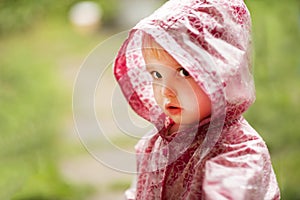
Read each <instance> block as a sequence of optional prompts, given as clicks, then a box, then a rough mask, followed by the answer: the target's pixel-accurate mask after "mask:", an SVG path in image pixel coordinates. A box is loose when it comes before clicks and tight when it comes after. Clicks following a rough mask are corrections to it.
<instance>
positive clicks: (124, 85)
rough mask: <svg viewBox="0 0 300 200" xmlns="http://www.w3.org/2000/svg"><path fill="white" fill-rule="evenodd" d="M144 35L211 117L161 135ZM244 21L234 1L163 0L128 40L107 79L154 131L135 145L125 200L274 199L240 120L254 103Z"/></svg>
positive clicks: (266, 159)
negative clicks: (174, 65)
mask: <svg viewBox="0 0 300 200" xmlns="http://www.w3.org/2000/svg"><path fill="white" fill-rule="evenodd" d="M144 34H148V35H151V36H152V37H153V38H154V39H155V41H156V42H157V43H158V44H159V45H160V46H161V47H162V48H164V49H165V50H166V51H167V52H168V53H169V54H170V55H171V56H172V57H173V58H174V59H175V60H176V61H177V62H178V63H179V64H180V65H181V66H182V67H184V68H185V69H186V70H187V71H188V72H189V74H190V75H191V76H192V77H193V78H194V79H195V81H196V82H197V83H198V85H199V87H201V88H202V90H203V91H205V92H206V94H207V95H208V96H209V98H210V99H211V102H212V113H211V116H210V117H209V118H207V119H205V120H203V121H201V122H200V123H199V124H198V125H197V126H192V127H190V128H188V129H185V130H182V131H180V132H176V133H173V134H172V135H170V136H168V135H167V134H166V133H167V132H168V129H169V128H170V126H172V124H173V122H172V120H171V119H170V118H169V117H168V116H166V115H165V114H164V113H163V111H162V110H161V109H160V108H159V106H158V105H157V104H156V102H155V100H154V96H153V91H152V83H151V82H152V79H151V76H150V75H149V74H148V73H147V72H146V66H145V61H144V58H143V54H142V51H141V49H142V38H143V35H144ZM251 51H252V49H251V19H250V14H249V11H248V9H247V7H246V6H245V4H244V2H243V1H241V0H230V1H229V0H228V1H226V0H170V1H168V2H167V3H165V4H164V5H163V6H162V7H161V8H159V9H158V10H157V11H155V12H154V13H153V14H152V15H150V16H149V17H147V18H145V19H143V20H142V21H140V22H139V23H138V24H137V25H136V26H135V27H134V28H133V29H132V30H131V32H130V33H129V36H128V38H127V40H126V41H125V42H124V44H123V45H122V47H121V48H120V51H119V52H118V54H117V57H116V60H115V63H114V74H115V77H116V79H117V81H118V83H119V85H120V87H121V89H122V92H123V94H124V96H125V97H126V99H127V100H128V102H129V104H130V105H131V107H132V109H133V110H134V111H135V112H136V113H137V114H138V115H140V116H141V117H143V118H144V119H146V120H148V121H149V122H151V123H152V124H154V126H155V128H154V130H153V131H151V132H150V133H147V134H146V135H145V136H144V137H143V138H142V139H141V140H140V141H139V143H138V144H137V145H136V153H137V178H136V181H135V184H134V185H133V186H132V188H130V189H129V190H127V191H126V198H127V199H140V200H146V199H212V200H215V199H216V200H221V199H238V200H242V199H254V200H260V199H266V200H271V199H279V198H280V194H279V189H278V184H277V181H276V177H275V174H274V172H273V168H272V164H271V161H270V156H269V152H268V149H267V147H266V144H265V142H264V141H263V140H262V138H261V137H260V136H259V135H258V133H257V132H256V131H255V130H254V129H253V128H252V127H251V126H250V125H249V124H248V123H247V121H246V120H245V119H244V118H243V116H242V114H243V113H244V112H245V111H246V110H247V109H248V107H249V106H250V105H251V104H252V103H253V102H254V100H255V89H254V83H253V77H252V73H251V55H250V54H251Z"/></svg>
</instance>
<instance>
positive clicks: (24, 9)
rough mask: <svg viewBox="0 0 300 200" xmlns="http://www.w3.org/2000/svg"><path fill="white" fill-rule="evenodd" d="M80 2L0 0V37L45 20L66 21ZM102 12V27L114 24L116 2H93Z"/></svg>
mask: <svg viewBox="0 0 300 200" xmlns="http://www.w3.org/2000/svg"><path fill="white" fill-rule="evenodd" d="M79 1H80V0H61V1H58V0H1V1H0V36H1V35H5V34H9V33H12V32H17V31H24V30H28V28H31V27H32V26H33V25H34V24H37V23H39V22H42V21H43V20H44V19H47V18H59V19H60V20H67V19H68V12H69V10H70V8H71V6H73V5H74V4H75V3H76V2H79ZM93 2H96V3H98V4H99V5H100V6H101V8H102V10H103V17H102V21H103V24H104V25H107V26H111V25H113V24H114V21H115V17H116V16H117V9H118V7H117V0H109V1H107V0H94V1H93Z"/></svg>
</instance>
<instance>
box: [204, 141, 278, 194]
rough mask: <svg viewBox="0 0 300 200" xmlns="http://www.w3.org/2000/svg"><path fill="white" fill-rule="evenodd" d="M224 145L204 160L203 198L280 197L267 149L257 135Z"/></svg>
mask: <svg viewBox="0 0 300 200" xmlns="http://www.w3.org/2000/svg"><path fill="white" fill-rule="evenodd" d="M225 145H226V144H225ZM227 145H228V144H227ZM226 148H227V149H228V150H226V151H225V152H224V153H221V154H220V155H218V156H216V157H214V158H212V159H210V160H208V161H207V162H206V164H205V174H204V182H203V190H204V196H205V197H206V198H205V199H209V200H213V199H219V200H222V199H239V200H240V199H243V200H249V199H268V200H271V199H279V192H278V190H277V189H276V188H277V187H274V185H277V183H276V178H275V174H274V172H273V169H272V166H271V161H270V157H269V152H268V150H267V148H266V145H265V143H264V142H263V141H262V140H260V139H259V138H257V139H254V140H250V141H245V142H241V143H238V144H232V145H228V147H226Z"/></svg>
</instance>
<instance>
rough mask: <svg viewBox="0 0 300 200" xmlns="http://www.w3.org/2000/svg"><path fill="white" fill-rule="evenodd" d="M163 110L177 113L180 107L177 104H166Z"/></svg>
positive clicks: (179, 111)
mask: <svg viewBox="0 0 300 200" xmlns="http://www.w3.org/2000/svg"><path fill="white" fill-rule="evenodd" d="M165 110H166V111H167V112H168V113H169V114H171V115H178V114H180V113H181V111H182V108H180V107H179V106H177V105H172V104H167V105H166V106H165Z"/></svg>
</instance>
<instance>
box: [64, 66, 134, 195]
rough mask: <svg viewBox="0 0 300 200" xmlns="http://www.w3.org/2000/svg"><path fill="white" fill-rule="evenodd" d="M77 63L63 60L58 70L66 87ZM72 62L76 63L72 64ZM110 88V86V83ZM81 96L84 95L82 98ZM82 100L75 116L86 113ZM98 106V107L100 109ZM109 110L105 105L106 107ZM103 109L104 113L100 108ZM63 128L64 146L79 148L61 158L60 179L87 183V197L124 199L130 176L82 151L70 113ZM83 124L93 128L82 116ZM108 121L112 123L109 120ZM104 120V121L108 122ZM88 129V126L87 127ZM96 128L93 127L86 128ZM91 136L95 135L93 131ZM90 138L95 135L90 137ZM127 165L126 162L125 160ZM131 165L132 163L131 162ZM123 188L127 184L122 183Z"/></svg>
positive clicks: (113, 156)
mask: <svg viewBox="0 0 300 200" xmlns="http://www.w3.org/2000/svg"><path fill="white" fill-rule="evenodd" d="M78 63H79V62H76V60H75V61H72V62H71V63H64V64H65V65H64V68H63V69H62V72H61V74H62V77H63V79H64V80H66V81H65V83H66V85H67V87H68V88H70V90H73V84H74V81H75V78H76V75H77V72H78V70H79V68H78V65H77V64H78ZM75 64H76V65H75ZM111 87H114V86H113V85H111ZM105 89H106V90H107V91H111V90H112V88H109V87H108V88H105ZM83 99H84V98H83ZM85 104H86V102H83V105H82V108H81V110H80V111H79V112H82V113H79V115H81V116H83V117H84V116H86V108H85ZM100 109H101V108H100ZM108 109H109V108H108ZM103 112H107V110H106V111H103ZM66 121H67V123H66V128H65V131H64V133H63V134H62V138H61V139H62V141H63V143H65V145H69V146H72V148H77V149H82V152H80V153H79V154H78V155H77V154H76V155H72V156H70V157H68V158H65V159H63V160H62V161H61V163H60V170H61V173H62V175H63V176H64V178H65V179H66V180H67V181H69V182H71V183H75V184H76V183H78V184H85V185H90V186H92V187H93V188H95V189H96V191H95V193H94V194H93V195H92V196H91V197H89V198H88V199H87V200H101V199H103V200H110V199H111V200H121V199H124V196H123V192H124V190H125V188H123V187H124V185H125V186H126V185H128V183H130V182H131V179H132V175H130V174H126V173H122V172H118V171H116V170H113V169H111V168H108V167H106V166H104V165H103V164H101V163H100V162H99V161H97V160H96V159H95V158H93V157H92V156H91V155H90V154H89V152H88V151H85V150H83V149H84V147H83V145H82V143H81V142H80V139H79V136H78V133H77V132H76V131H75V124H74V122H73V116H72V115H70V116H69V117H68V119H67V120H66ZM83 121H85V124H84V126H85V127H87V128H89V127H93V124H90V123H91V122H90V121H89V120H88V119H86V120H83ZM109 123H112V122H109ZM109 123H106V124H109ZM89 130H90V129H89ZM90 131H97V130H90ZM112 132H113V131H112ZM94 135H95V134H94ZM90 139H91V140H94V139H95V138H90ZM109 155H110V159H112V160H116V159H119V157H118V155H116V154H115V152H113V151H112V152H111V153H110V154H109ZM129 164H130V163H129ZM132 165H135V164H134V163H132ZM126 187H127V186H126Z"/></svg>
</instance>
